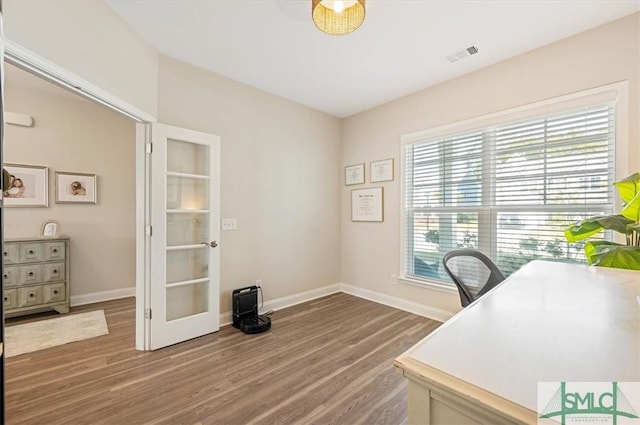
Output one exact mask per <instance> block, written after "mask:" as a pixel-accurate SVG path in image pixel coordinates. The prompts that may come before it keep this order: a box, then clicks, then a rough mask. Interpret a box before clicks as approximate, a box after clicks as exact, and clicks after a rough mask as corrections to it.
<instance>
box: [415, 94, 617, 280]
mask: <svg viewBox="0 0 640 425" xmlns="http://www.w3.org/2000/svg"><path fill="white" fill-rule="evenodd" d="M614 148H615V106H614V104H613V103H607V104H601V105H597V106H591V107H588V108H581V109H577V110H573V111H568V112H563V113H561V114H554V115H549V116H542V117H538V118H535V119H528V120H526V121H520V122H512V123H506V124H503V125H497V126H492V127H490V128H482V129H478V130H475V131H468V132H465V133H463V134H457V135H453V136H449V137H442V138H436V139H431V140H421V141H417V142H413V143H408V144H406V145H405V146H404V158H405V163H404V178H405V182H404V189H405V193H404V206H403V213H404V274H405V276H407V277H409V278H417V279H427V280H440V281H446V282H450V280H449V278H448V276H447V275H446V273H445V272H444V269H443V267H442V256H443V255H444V254H445V253H447V252H448V251H450V250H453V249H459V248H475V249H479V250H480V251H482V252H484V253H485V254H487V255H489V256H490V257H491V258H492V259H493V260H494V261H495V262H496V264H497V265H498V267H499V268H500V269H501V270H502V271H503V273H504V274H505V276H508V275H509V274H511V273H513V272H514V271H516V270H517V269H518V268H520V267H521V266H522V265H524V264H525V263H527V262H529V261H531V260H534V259H544V260H551V261H565V262H579V263H582V262H585V258H584V252H583V243H574V244H569V243H567V242H566V241H565V238H564V229H565V227H566V226H567V225H568V224H569V223H572V222H575V221H577V220H580V219H583V218H585V217H588V216H592V215H598V214H603V215H604V214H612V213H613V207H614V191H613V186H612V184H611V183H613V181H614V165H615V155H614ZM604 237H611V235H607V234H604Z"/></svg>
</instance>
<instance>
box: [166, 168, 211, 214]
mask: <svg viewBox="0 0 640 425" xmlns="http://www.w3.org/2000/svg"><path fill="white" fill-rule="evenodd" d="M208 191H209V184H208V180H206V179H196V178H190V177H177V176H167V209H169V210H206V209H208V208H209V198H208V196H207V193H208Z"/></svg>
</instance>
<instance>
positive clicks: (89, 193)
mask: <svg viewBox="0 0 640 425" xmlns="http://www.w3.org/2000/svg"><path fill="white" fill-rule="evenodd" d="M96 180H97V177H96V175H95V174H84V173H67V172H64V171H56V204H97V203H98V188H97V182H96Z"/></svg>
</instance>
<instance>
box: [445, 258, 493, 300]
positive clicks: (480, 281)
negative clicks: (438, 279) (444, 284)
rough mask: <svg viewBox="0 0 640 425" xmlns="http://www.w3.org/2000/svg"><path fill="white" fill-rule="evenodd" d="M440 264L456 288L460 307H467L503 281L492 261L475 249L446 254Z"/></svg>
mask: <svg viewBox="0 0 640 425" xmlns="http://www.w3.org/2000/svg"><path fill="white" fill-rule="evenodd" d="M442 264H443V265H444V270H445V271H446V272H447V274H448V275H449V276H450V277H451V279H452V280H453V283H455V284H456V286H457V287H458V292H459V293H460V302H461V303H462V307H466V306H468V305H469V304H471V303H472V302H473V301H475V300H477V299H478V298H480V297H481V296H483V295H484V294H486V293H487V292H489V291H490V290H491V289H493V288H494V287H495V286H496V285H497V284H498V283H500V282H502V281H503V280H504V275H503V274H502V272H501V271H500V270H499V269H498V267H497V266H496V265H495V264H494V263H493V261H491V259H490V258H489V257H487V256H486V255H484V254H483V253H481V252H480V251H476V250H475V249H458V250H455V251H451V252H447V253H446V254H445V256H444V257H443V258H442Z"/></svg>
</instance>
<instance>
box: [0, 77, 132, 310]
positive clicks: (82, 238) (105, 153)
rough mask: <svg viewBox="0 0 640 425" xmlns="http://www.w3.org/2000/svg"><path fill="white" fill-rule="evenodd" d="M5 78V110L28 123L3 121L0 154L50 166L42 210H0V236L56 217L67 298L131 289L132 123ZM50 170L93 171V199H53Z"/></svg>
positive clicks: (31, 230)
mask: <svg viewBox="0 0 640 425" xmlns="http://www.w3.org/2000/svg"><path fill="white" fill-rule="evenodd" d="M12 75H13V74H9V75H8V76H7V79H6V80H5V110H7V111H11V112H17V113H23V114H27V115H30V116H32V117H33V118H34V120H35V125H34V127H32V128H26V127H17V126H14V125H6V126H5V135H4V157H3V159H4V161H5V162H6V163H16V164H29V165H39V166H46V167H49V207H48V208H5V218H4V231H5V233H4V236H5V237H7V238H13V237H32V236H38V234H39V233H40V225H41V224H42V222H44V221H45V220H49V219H53V220H57V221H58V222H59V223H60V225H61V230H62V233H64V234H65V235H68V236H70V237H71V297H72V303H73V297H74V296H78V295H85V294H92V293H96V292H103V291H112V290H118V289H122V288H133V287H134V286H135V185H134V181H135V155H134V153H135V151H134V145H135V124H134V122H133V121H132V120H130V119H128V118H125V117H123V116H121V115H120V114H117V113H115V112H113V111H111V110H108V109H106V108H104V107H102V106H99V105H97V104H94V103H92V102H88V101H85V100H81V99H80V98H79V97H76V96H74V95H72V94H69V93H66V92H64V91H63V90H62V89H59V88H57V87H54V86H50V90H49V91H48V92H47V93H45V94H43V93H42V92H40V91H34V90H28V89H25V88H22V87H16V86H15V85H13V84H12V79H11V76H12ZM30 78H35V77H30ZM40 84H42V85H44V84H48V83H44V82H41V83H40ZM56 92H57V94H56ZM55 171H69V172H80V173H91V174H97V176H98V204H97V205H86V204H85V205H81V204H75V205H69V204H56V203H55Z"/></svg>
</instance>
